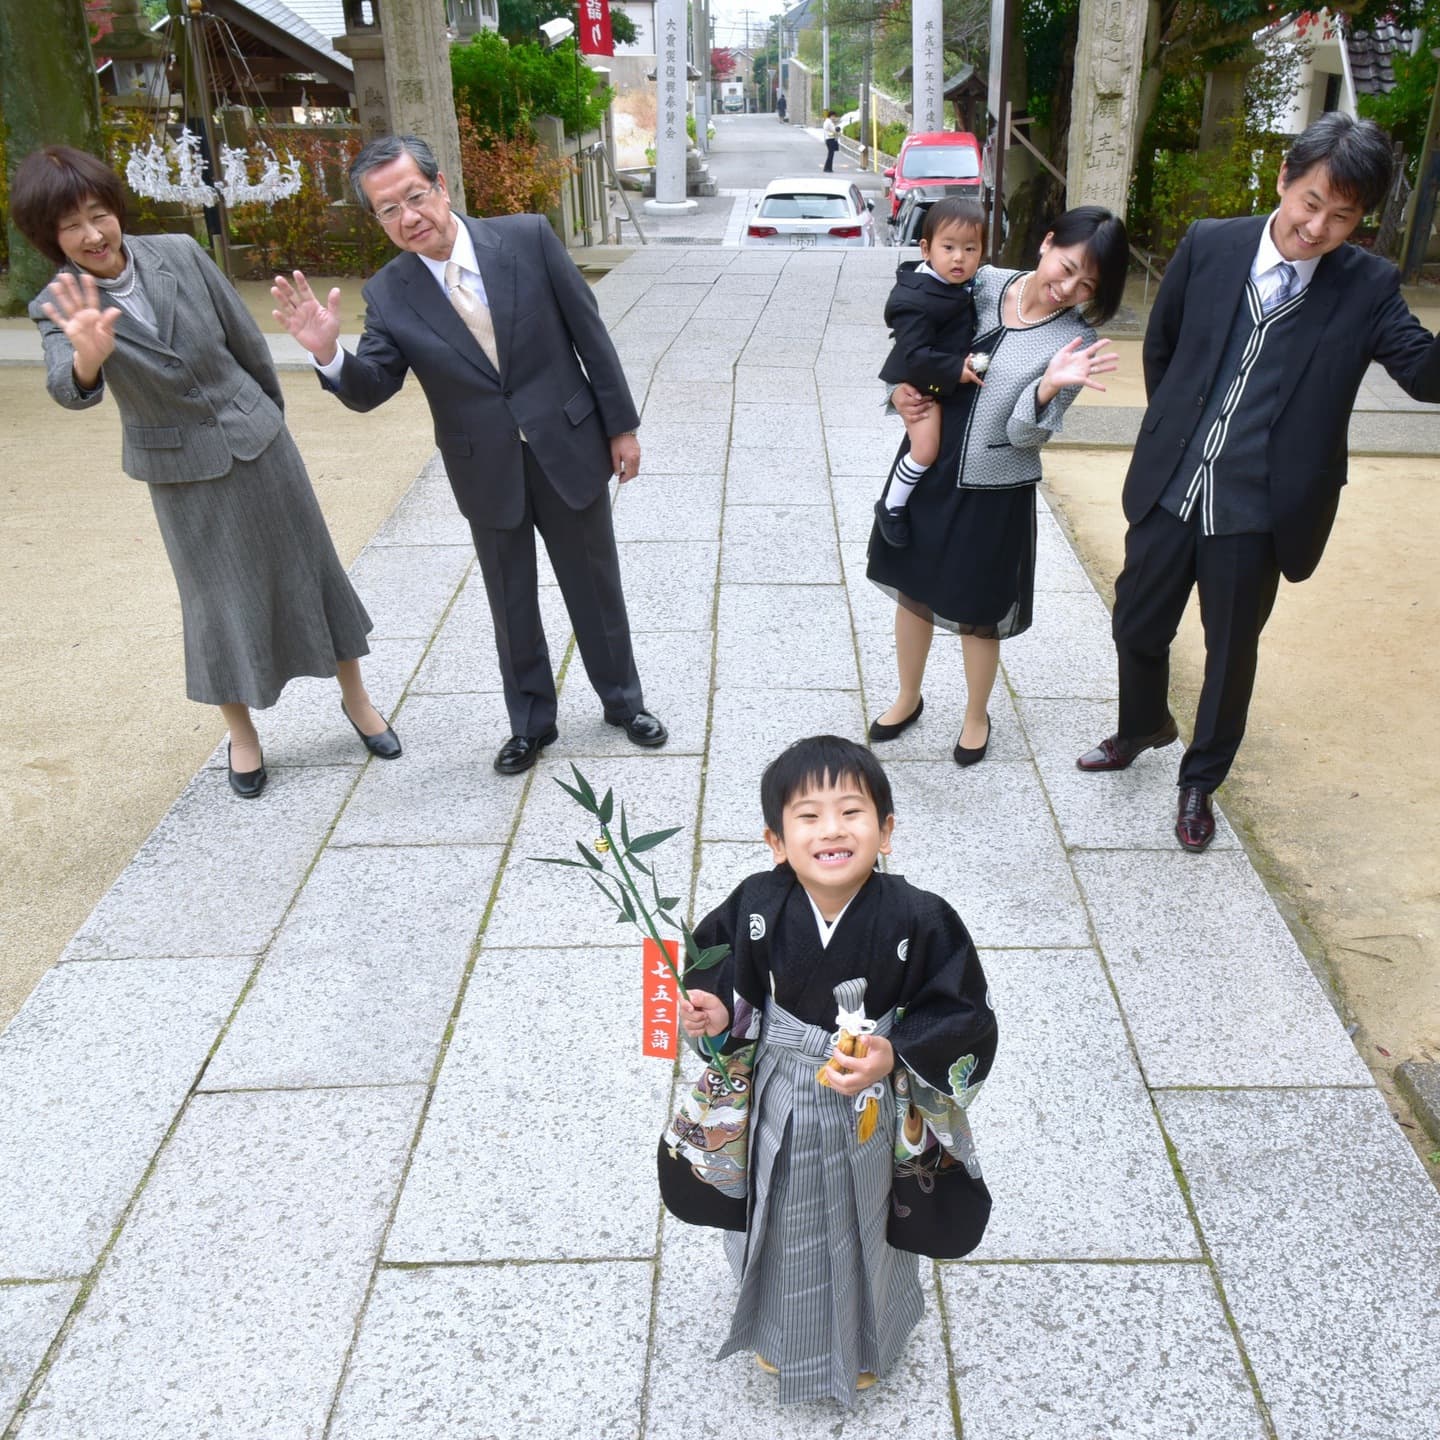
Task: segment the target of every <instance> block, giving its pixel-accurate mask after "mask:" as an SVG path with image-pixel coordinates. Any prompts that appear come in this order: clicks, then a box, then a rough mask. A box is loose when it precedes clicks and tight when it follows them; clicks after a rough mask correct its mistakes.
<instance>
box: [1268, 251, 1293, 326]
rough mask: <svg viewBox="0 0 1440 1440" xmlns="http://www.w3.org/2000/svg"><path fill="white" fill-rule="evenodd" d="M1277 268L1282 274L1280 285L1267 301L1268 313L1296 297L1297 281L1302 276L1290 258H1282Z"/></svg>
mask: <svg viewBox="0 0 1440 1440" xmlns="http://www.w3.org/2000/svg"><path fill="white" fill-rule="evenodd" d="M1275 269H1276V271H1277V272H1278V273H1279V275H1280V285H1279V288H1278V289H1276V290H1275V291H1274V292H1273V293H1272V294H1271V296H1270V298H1269V299H1268V300H1267V301H1266V302H1265V313H1266V314H1267V315H1268V314H1269V313H1270V312H1271V311H1272V310H1275V309H1278V308H1279V307H1280V306H1281V305H1283V304H1284V303H1285V302H1286V301H1287V300H1290V299H1292V298H1293V297H1294V295H1295V282H1296V281H1297V280H1298V279H1299V278H1300V276H1299V274H1298V273H1297V271H1296V269H1295V267H1294V266H1293V265H1292V264H1291V263H1290V262H1289V261H1288V260H1282V261H1281V262H1280V263H1279V264H1278V265H1277V266H1276V267H1275Z"/></svg>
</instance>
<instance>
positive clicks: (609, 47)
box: [575, 0, 670, 945]
mask: <svg viewBox="0 0 1440 1440" xmlns="http://www.w3.org/2000/svg"><path fill="white" fill-rule="evenodd" d="M575 11H576V14H577V16H578V17H579V21H580V53H581V54H582V55H613V54H614V53H615V38H614V36H612V35H611V33H610V0H578V3H577V4H576V6H575ZM645 943H646V944H647V945H648V944H649V943H650V942H649V941H648V940H647V941H646V942H645ZM665 943H666V944H667V945H668V944H670V942H669V941H668V940H667V941H666V942H665Z"/></svg>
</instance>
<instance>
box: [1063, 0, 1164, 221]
mask: <svg viewBox="0 0 1440 1440" xmlns="http://www.w3.org/2000/svg"><path fill="white" fill-rule="evenodd" d="M1145 17H1146V7H1145V6H1144V5H1136V4H1133V3H1128V0H1080V31H1079V43H1078V44H1077V46H1076V49H1075V88H1074V91H1073V94H1074V100H1073V102H1072V107H1071V116H1070V150H1069V156H1068V164H1067V167H1066V176H1065V184H1066V199H1065V203H1066V204H1067V205H1068V206H1075V205H1103V206H1105V207H1106V208H1107V209H1109V210H1113V211H1114V212H1115V214H1117V215H1122V216H1123V215H1124V214H1125V201H1126V198H1127V195H1128V192H1129V189H1130V156H1131V155H1132V154H1133V153H1134V149H1135V147H1134V143H1133V142H1134V136H1135V114H1136V99H1137V97H1138V95H1139V90H1140V70H1141V65H1142V62H1143V59H1144V54H1145Z"/></svg>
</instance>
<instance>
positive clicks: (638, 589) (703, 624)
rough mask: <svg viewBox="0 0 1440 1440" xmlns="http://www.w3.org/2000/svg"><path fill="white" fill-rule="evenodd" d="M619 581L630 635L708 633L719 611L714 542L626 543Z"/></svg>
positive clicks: (621, 551) (624, 544) (717, 557)
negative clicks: (660, 631)
mask: <svg viewBox="0 0 1440 1440" xmlns="http://www.w3.org/2000/svg"><path fill="white" fill-rule="evenodd" d="M619 550H620V578H621V582H622V584H623V585H624V587H625V610H626V613H627V614H628V615H629V617H630V630H631V633H632V634H638V633H639V632H640V631H642V630H707V631H708V630H709V629H710V627H711V624H712V622H713V616H714V610H715V571H716V566H717V564H718V563H719V559H720V546H719V544H718V542H716V541H714V540H667V541H665V542H664V543H656V542H653V541H648V540H647V541H644V542H642V543H636V542H634V541H624V542H623V543H621V545H620V546H619Z"/></svg>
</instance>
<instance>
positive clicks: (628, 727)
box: [605, 710, 670, 750]
mask: <svg viewBox="0 0 1440 1440" xmlns="http://www.w3.org/2000/svg"><path fill="white" fill-rule="evenodd" d="M605 723H606V724H607V725H618V726H620V728H621V729H623V730H624V731H625V733H626V734H627V735H628V736H629V737H630V739H631V740H632V741H633V742H634V743H635V744H636V745H643V746H645V747H646V749H651V750H653V749H654V748H655V747H656V746H657V745H663V744H664V743H665V742H666V741H667V740H668V739H669V738H670V732H669V731H668V730H667V729H666V728H665V726H664V725H663V724H661V722H660V721H659V720H657V719H656V718H655V716H653V715H652V714H651V713H650V712H649V711H648V710H637V711H636V712H635V714H633V715H632V716H631V717H630V718H629V719H628V720H612V719H611V718H610V717H609V716H608V715H607V716H606V717H605Z"/></svg>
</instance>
